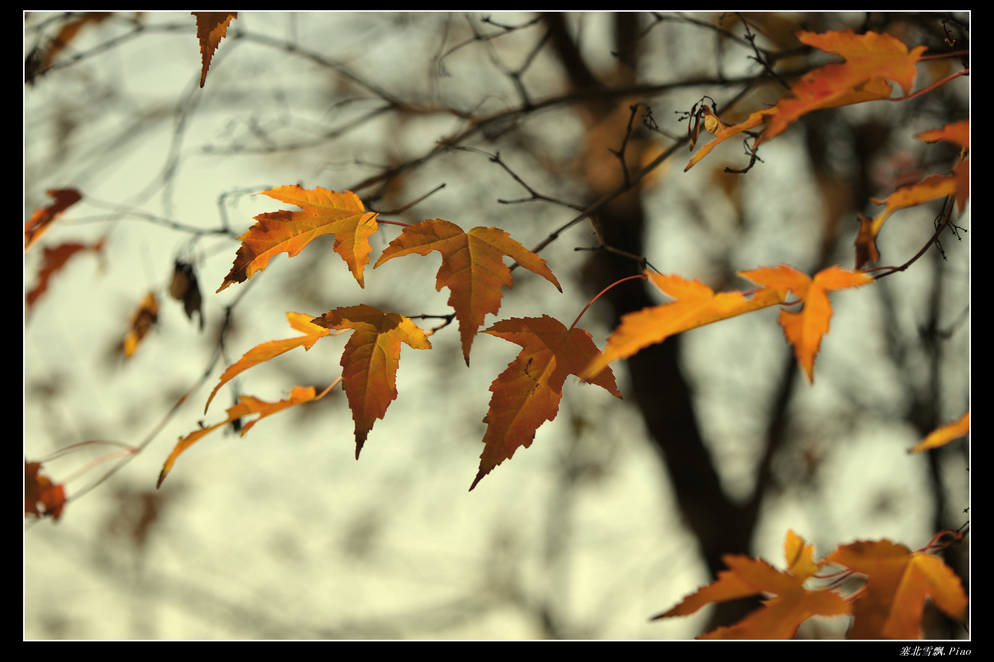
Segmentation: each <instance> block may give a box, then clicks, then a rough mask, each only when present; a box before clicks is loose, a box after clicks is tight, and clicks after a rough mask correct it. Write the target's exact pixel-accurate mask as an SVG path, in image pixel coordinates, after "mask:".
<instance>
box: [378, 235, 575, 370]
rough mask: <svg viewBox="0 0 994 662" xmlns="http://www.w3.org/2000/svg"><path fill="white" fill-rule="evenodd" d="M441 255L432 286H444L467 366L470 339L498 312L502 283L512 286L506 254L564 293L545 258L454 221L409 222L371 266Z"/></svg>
mask: <svg viewBox="0 0 994 662" xmlns="http://www.w3.org/2000/svg"><path fill="white" fill-rule="evenodd" d="M432 251H438V252H439V253H441V254H442V266H441V267H439V269H438V273H437V274H436V277H435V289H436V290H437V291H441V289H442V288H443V287H447V288H449V291H450V295H449V301H448V303H449V305H450V306H452V308H453V309H454V310H455V312H456V319H458V320H459V335H460V337H461V338H462V351H463V358H464V359H465V360H466V365H469V350H470V347H471V346H472V344H473V338H474V337H475V336H476V333H477V331H478V330H479V328H480V327H481V326H483V319H484V317H485V316H486V315H487V314H488V313H490V314H494V315H495V314H497V311H498V310H500V300H501V296H502V295H501V291H500V288H501V286H504V287H512V282H513V280H512V278H511V270H510V269H509V268H508V267H507V265H505V264H504V261H503V257H504V256H505V255H506V256H508V257H510V258H512V259H514V260H515V261H517V263H518V264H520V265H521V266H522V267H524V268H525V269H528V270H529V271H531V272H532V273H536V274H538V275H539V276H542V277H543V278H545V279H546V280H547V281H549V282H550V283H552V284H553V285H555V286H556V289H558V290H559V291H560V292H562V291H563V288H562V286H560V285H559V281H558V280H556V277H555V276H554V275H553V273H552V271H551V270H550V269H549V267H548V266H547V265H546V263H545V260H543V259H542V258H540V257H539V256H538V255H535V254H534V253H532V252H531V251H530V250H528V249H527V248H525V247H524V246H522V245H521V244H519V243H518V242H516V241H515V240H514V239H511V236H510V235H509V234H507V233H506V232H504V231H503V230H500V229H498V228H484V227H477V228H473V229H472V230H470V231H469V232H463V230H462V228H460V227H459V226H458V225H456V224H455V223H450V222H449V221H443V220H442V219H440V218H436V219H435V220H425V221H423V222H421V223H416V224H414V225H409V226H407V227H406V228H404V231H403V232H402V233H401V234H400V235H399V236H398V237H397V238H396V239H394V240H393V241H391V242H390V245H389V246H387V248H386V250H385V251H383V254H382V255H380V259H378V260H377V261H376V264H375V265H373V268H374V269H375V268H376V267H378V266H380V265H381V264H383V263H384V262H386V261H387V260H389V259H391V258H395V257H399V256H401V255H409V254H411V253H417V254H418V255H428V254H429V253H431V252H432Z"/></svg>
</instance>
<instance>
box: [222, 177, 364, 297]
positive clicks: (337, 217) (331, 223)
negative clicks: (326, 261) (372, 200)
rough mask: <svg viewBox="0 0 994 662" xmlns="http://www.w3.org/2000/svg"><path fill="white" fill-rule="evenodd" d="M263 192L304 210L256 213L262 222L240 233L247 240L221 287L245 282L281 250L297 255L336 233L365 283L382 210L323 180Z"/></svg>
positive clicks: (340, 248)
mask: <svg viewBox="0 0 994 662" xmlns="http://www.w3.org/2000/svg"><path fill="white" fill-rule="evenodd" d="M262 194H263V195H268V196H269V197H271V198H275V199H277V200H279V201H281V202H286V203H288V204H291V205H297V206H298V207H300V208H302V209H303V211H285V210H284V211H274V212H267V213H264V214H259V215H258V216H256V217H255V219H256V220H257V221H259V222H258V223H256V224H255V225H253V226H252V227H251V228H249V230H248V232H246V233H245V234H243V235H242V236H241V237H239V239H240V240H241V242H242V245H241V246H240V247H239V248H238V253H237V254H236V256H235V262H234V264H233V265H232V266H231V271H230V272H229V273H228V275H227V276H225V278H224V282H223V283H221V287H219V288H218V289H217V291H218V292H220V291H221V290H223V289H225V288H226V287H228V286H229V285H231V284H232V283H243V282H245V281H246V280H248V279H249V278H251V277H252V275H253V274H255V273H256V272H258V271H262V270H263V269H265V268H266V266H267V265H268V264H269V261H270V260H271V259H272V258H273V257H275V256H276V255H278V254H280V253H289V254H290V257H294V256H295V255H297V254H298V253H300V251H301V250H303V248H304V247H305V246H307V244H309V243H310V242H311V241H313V240H314V239H315V238H317V237H319V236H321V235H323V234H334V235H335V245H334V250H335V252H336V253H338V254H339V255H341V256H342V259H343V260H345V263H346V264H347V265H348V266H349V270H350V271H351V272H352V275H353V276H354V277H355V279H356V281H357V282H358V283H359V286H360V287H365V283H364V282H363V276H362V272H363V269H364V267H365V266H366V264H367V263H368V262H369V253H370V251H371V250H372V249H371V247H370V245H369V237H370V236H371V235H372V234H373V233H374V232H376V230H377V228H378V225H377V223H376V213H375V212H368V211H366V208H365V207H364V206H363V204H362V201H361V200H360V199H359V196H357V195H356V194H355V193H353V192H352V191H346V192H345V193H336V192H335V191H329V190H327V189H323V188H321V187H320V186H319V187H317V188H315V189H314V190H307V189H304V188H301V187H300V186H298V185H296V184H295V185H293V186H280V187H278V188H274V189H272V190H270V191H262Z"/></svg>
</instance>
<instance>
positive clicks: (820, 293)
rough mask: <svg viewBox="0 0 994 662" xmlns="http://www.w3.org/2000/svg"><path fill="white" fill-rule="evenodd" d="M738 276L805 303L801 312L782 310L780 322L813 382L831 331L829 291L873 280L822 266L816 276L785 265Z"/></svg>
mask: <svg viewBox="0 0 994 662" xmlns="http://www.w3.org/2000/svg"><path fill="white" fill-rule="evenodd" d="M739 275H741V276H743V277H744V278H748V279H749V280H751V281H752V282H754V283H757V284H759V285H765V286H766V287H767V288H771V289H773V290H776V291H777V292H778V293H779V294H780V296H782V297H783V299H784V300H786V297H787V293H788V292H791V293H793V295H794V296H796V297H797V298H799V299H801V300H802V301H803V302H804V308H803V309H801V311H800V312H796V313H795V312H790V311H787V310H781V311H780V317H779V319H778V321H779V322H780V326H782V327H783V332H784V335H785V336H786V337H787V341H788V342H789V343H790V344H791V345H792V346H793V347H794V355H795V356H796V357H797V362H798V363H800V364H801V367H802V368H803V369H804V373H805V374H806V375H807V376H808V381H811V382H813V381H814V379H815V377H814V369H815V357H817V356H818V349H819V347H820V346H821V339H822V337H823V336H824V335H825V334H826V333H828V324H829V320H830V319H831V318H832V304H831V303H830V302H829V300H828V292H829V291H831V290H844V289H848V288H852V287H860V286H862V285H867V284H869V283H872V282H873V278H872V277H870V276H868V275H867V274H865V273H862V272H859V271H848V270H847V269H843V268H842V267H839V266H831V267H828V268H827V269H823V270H821V271H819V272H818V273H817V274H815V277H814V278H811V277H809V276H808V275H807V274H805V273H802V272H800V271H798V270H797V269H795V268H793V267H789V266H787V265H785V264H781V265H780V266H779V267H761V268H759V269H753V270H752V271H742V272H739Z"/></svg>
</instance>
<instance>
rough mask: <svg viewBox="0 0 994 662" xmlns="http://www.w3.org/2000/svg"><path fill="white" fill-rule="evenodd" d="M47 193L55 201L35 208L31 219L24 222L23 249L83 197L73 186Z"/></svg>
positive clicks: (30, 245) (37, 238) (29, 246)
mask: <svg viewBox="0 0 994 662" xmlns="http://www.w3.org/2000/svg"><path fill="white" fill-rule="evenodd" d="M48 195H49V196H51V197H53V198H55V202H53V203H52V204H50V205H48V206H47V207H40V208H38V209H36V210H35V212H34V213H33V214H32V215H31V220H29V221H28V222H27V223H25V224H24V250H25V251H27V250H28V249H29V248H31V247H32V246H34V244H35V243H36V242H37V241H38V240H39V239H41V236H42V235H43V234H45V232H46V231H48V228H50V227H51V226H52V223H54V222H55V219H57V218H58V217H59V216H60V215H61V214H62V212H64V211H65V210H66V209H68V208H69V207H71V206H72V205H74V204H76V203H77V202H79V201H80V200H82V199H83V196H82V194H81V193H80V192H79V191H77V190H76V189H74V188H66V189H50V190H49V191H48Z"/></svg>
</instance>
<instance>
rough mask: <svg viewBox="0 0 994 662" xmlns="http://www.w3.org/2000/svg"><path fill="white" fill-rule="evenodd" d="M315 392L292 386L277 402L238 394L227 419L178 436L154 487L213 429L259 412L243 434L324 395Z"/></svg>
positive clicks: (229, 409)
mask: <svg viewBox="0 0 994 662" xmlns="http://www.w3.org/2000/svg"><path fill="white" fill-rule="evenodd" d="M315 394H316V391H315V388H314V387H313V386H306V387H305V386H294V387H293V388H292V389H290V397H289V398H287V399H286V400H279V401H278V402H267V401H265V400H260V399H258V398H253V397H252V396H250V395H242V396H239V398H238V400H239V402H238V404H236V405H233V406H231V407H229V408H228V418H227V419H225V420H223V421H221V422H220V423H218V424H216V425H212V426H210V427H207V428H203V427H202V428H201V429H199V430H195V431H194V432H191V433H190V434H188V435H186V436H185V437H180V440H179V443H177V444H176V447H175V448H173V452H172V453H170V454H169V457H168V458H166V462H165V464H164V465H162V471H160V472H159V482H158V483H156V485H155V486H156V488H158V487H160V486H161V485H162V481H164V480H165V479H166V475H168V474H169V472H170V471H171V470H172V468H173V465H174V464H176V460H177V458H179V456H180V455H182V454H183V452H184V451H185V450H186V449H188V448H189V447H190V446H192V445H193V444H195V443H197V442H198V441H200V440H201V439H202V438H204V437H205V436H207V435H208V434H210V433H211V432H213V431H214V430H216V429H218V428H219V427H222V426H224V425H227V424H228V423H232V422H234V421H237V420H238V419H240V418H241V417H242V416H248V415H250V414H259V418H257V419H255V420H253V421H249V422H248V423H247V424H246V425H245V426H244V427H243V428H242V432H241V434H242V436H244V435H245V433H246V432H248V431H249V430H251V429H252V426H253V425H255V424H256V423H258V422H259V421H261V420H262V419H264V418H266V417H267V416H272V415H273V414H276V413H278V412H281V411H283V410H284V409H289V408H290V407H296V406H297V405H302V404H304V403H305V402H311V401H313V400H320V399H321V398H322V397H324V393H322V394H321V395H320V396H317V397H315Z"/></svg>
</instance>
